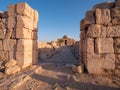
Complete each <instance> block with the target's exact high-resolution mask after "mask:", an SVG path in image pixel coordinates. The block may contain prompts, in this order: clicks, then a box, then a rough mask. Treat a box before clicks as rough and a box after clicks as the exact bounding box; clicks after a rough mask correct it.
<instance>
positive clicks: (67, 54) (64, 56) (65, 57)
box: [44, 46, 77, 64]
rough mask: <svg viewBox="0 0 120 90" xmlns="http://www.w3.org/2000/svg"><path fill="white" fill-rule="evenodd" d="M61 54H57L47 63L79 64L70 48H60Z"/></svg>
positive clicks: (46, 61)
mask: <svg viewBox="0 0 120 90" xmlns="http://www.w3.org/2000/svg"><path fill="white" fill-rule="evenodd" d="M59 49H60V51H59V53H56V54H55V55H54V56H53V57H52V58H50V59H47V60H45V61H44V62H45V63H55V64H73V63H76V62H77V59H76V58H75V57H74V55H73V53H72V52H71V50H70V48H69V47H67V46H64V47H60V48H59Z"/></svg>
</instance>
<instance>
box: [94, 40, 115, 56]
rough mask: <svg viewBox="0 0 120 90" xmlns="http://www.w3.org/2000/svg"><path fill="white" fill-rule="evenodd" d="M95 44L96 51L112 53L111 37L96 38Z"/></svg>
mask: <svg viewBox="0 0 120 90" xmlns="http://www.w3.org/2000/svg"><path fill="white" fill-rule="evenodd" d="M95 44H96V52H97V53H107V54H109V53H114V49H113V38H97V39H96V40H95Z"/></svg>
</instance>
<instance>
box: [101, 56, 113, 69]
mask: <svg viewBox="0 0 120 90" xmlns="http://www.w3.org/2000/svg"><path fill="white" fill-rule="evenodd" d="M101 57H102V58H103V59H102V68H103V69H106V70H114V69H115V54H104V55H102V56H101Z"/></svg>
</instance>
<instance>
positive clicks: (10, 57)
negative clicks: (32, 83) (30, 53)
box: [8, 50, 16, 59]
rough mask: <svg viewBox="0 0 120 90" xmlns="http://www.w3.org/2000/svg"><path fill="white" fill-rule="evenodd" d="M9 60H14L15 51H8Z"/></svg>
mask: <svg viewBox="0 0 120 90" xmlns="http://www.w3.org/2000/svg"><path fill="white" fill-rule="evenodd" d="M8 57H9V59H16V53H15V50H14V51H9V55H8Z"/></svg>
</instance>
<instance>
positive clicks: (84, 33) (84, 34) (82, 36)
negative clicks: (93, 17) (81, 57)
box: [80, 30, 86, 39]
mask: <svg viewBox="0 0 120 90" xmlns="http://www.w3.org/2000/svg"><path fill="white" fill-rule="evenodd" d="M85 38H86V32H85V30H82V31H80V39H85Z"/></svg>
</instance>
